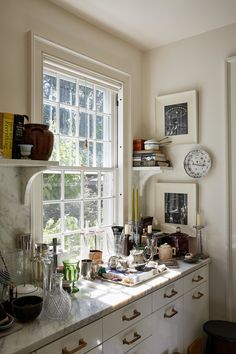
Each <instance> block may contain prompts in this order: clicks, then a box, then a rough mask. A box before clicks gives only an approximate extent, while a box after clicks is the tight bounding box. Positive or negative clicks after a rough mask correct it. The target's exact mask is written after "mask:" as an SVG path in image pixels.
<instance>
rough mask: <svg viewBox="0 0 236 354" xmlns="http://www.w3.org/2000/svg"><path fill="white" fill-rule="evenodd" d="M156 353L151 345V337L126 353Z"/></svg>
mask: <svg viewBox="0 0 236 354" xmlns="http://www.w3.org/2000/svg"><path fill="white" fill-rule="evenodd" d="M144 353H145V354H156V350H155V348H154V347H153V343H152V337H149V338H147V339H145V340H144V341H143V342H142V343H140V344H138V345H136V346H135V347H134V348H133V349H131V350H129V351H128V352H127V353H126V354H144Z"/></svg>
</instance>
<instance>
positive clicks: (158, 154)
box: [133, 149, 171, 167]
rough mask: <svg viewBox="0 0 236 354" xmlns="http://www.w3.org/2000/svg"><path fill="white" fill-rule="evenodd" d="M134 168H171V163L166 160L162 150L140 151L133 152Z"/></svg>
mask: <svg viewBox="0 0 236 354" xmlns="http://www.w3.org/2000/svg"><path fill="white" fill-rule="evenodd" d="M133 166H134V167H140V166H143V167H147V166H162V167H169V166H171V164H170V161H169V160H168V159H167V158H166V155H165V153H164V152H163V151H162V150H160V149H159V150H139V151H133Z"/></svg>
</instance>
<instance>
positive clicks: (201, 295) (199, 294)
mask: <svg viewBox="0 0 236 354" xmlns="http://www.w3.org/2000/svg"><path fill="white" fill-rule="evenodd" d="M203 296H204V294H203V293H200V291H199V292H198V295H194V294H193V296H192V298H193V299H195V300H198V299H200V298H201V297H203Z"/></svg>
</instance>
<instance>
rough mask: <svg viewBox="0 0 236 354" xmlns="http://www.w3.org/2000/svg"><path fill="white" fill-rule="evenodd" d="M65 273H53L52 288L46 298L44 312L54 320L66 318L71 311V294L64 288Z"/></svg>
mask: <svg viewBox="0 0 236 354" xmlns="http://www.w3.org/2000/svg"><path fill="white" fill-rule="evenodd" d="M62 278H63V274H60V273H54V274H52V285H51V290H49V291H47V293H46V296H45V300H44V314H45V316H46V317H48V318H50V319H52V320H65V319H66V318H67V316H68V315H69V313H70V311H71V298H70V295H69V294H68V293H67V292H66V291H65V290H63V288H62Z"/></svg>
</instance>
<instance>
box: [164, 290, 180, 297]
mask: <svg viewBox="0 0 236 354" xmlns="http://www.w3.org/2000/svg"><path fill="white" fill-rule="evenodd" d="M177 294H178V291H176V290H175V289H172V290H171V294H170V295H167V294H164V297H165V298H168V299H170V298H171V297H173V296H175V295H177Z"/></svg>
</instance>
